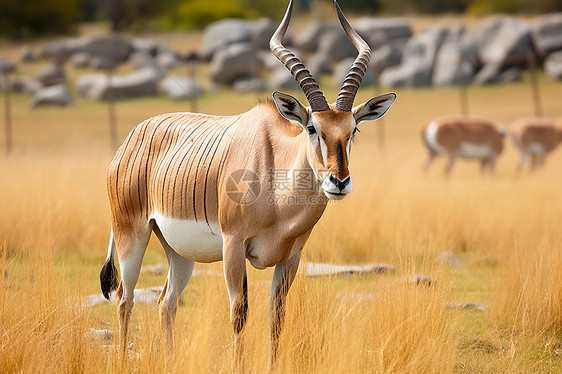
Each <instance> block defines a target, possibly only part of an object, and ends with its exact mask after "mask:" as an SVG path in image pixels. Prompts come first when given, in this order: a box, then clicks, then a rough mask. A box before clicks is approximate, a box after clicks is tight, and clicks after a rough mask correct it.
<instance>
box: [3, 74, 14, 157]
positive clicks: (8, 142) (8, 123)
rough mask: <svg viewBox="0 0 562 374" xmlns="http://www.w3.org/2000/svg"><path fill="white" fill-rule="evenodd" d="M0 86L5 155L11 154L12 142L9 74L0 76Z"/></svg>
mask: <svg viewBox="0 0 562 374" xmlns="http://www.w3.org/2000/svg"><path fill="white" fill-rule="evenodd" d="M2 86H3V88H4V90H3V91H4V126H5V131H6V132H5V134H6V154H7V155H10V154H11V153H12V147H13V140H12V102H11V99H10V91H11V88H10V73H9V72H4V73H3V74H2Z"/></svg>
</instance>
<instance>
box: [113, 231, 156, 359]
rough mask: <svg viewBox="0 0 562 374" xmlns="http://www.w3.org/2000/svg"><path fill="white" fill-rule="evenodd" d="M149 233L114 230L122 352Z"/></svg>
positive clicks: (125, 345) (124, 349) (125, 344)
mask: <svg viewBox="0 0 562 374" xmlns="http://www.w3.org/2000/svg"><path fill="white" fill-rule="evenodd" d="M150 233H151V230H147V231H146V232H144V233H143V234H142V235H140V236H139V235H137V234H135V233H134V232H130V233H126V234H125V233H122V232H118V231H117V232H116V231H115V230H114V236H115V243H116V246H117V253H118V254H119V267H120V269H121V282H120V284H119V289H118V290H117V294H116V299H117V311H118V314H119V346H120V348H121V351H122V353H123V354H125V352H126V350H127V332H128V329H129V320H130V318H131V311H132V310H133V305H134V291H135V286H136V285H137V281H138V280H139V274H140V269H141V265H142V259H143V257H144V252H145V251H146V246H147V245H148V240H149V239H150Z"/></svg>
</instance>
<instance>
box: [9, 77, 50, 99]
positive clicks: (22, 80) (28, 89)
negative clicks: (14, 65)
mask: <svg viewBox="0 0 562 374" xmlns="http://www.w3.org/2000/svg"><path fill="white" fill-rule="evenodd" d="M11 87H12V91H14V92H23V93H26V94H28V95H33V94H35V92H37V91H39V90H40V89H41V88H43V84H42V83H41V82H39V81H38V80H37V79H35V78H31V77H16V78H14V79H12V80H11Z"/></svg>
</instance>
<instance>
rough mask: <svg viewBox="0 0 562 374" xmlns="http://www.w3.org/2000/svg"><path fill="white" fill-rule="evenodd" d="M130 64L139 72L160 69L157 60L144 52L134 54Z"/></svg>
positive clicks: (130, 58)
mask: <svg viewBox="0 0 562 374" xmlns="http://www.w3.org/2000/svg"><path fill="white" fill-rule="evenodd" d="M129 63H130V64H131V65H132V66H133V67H134V68H135V69H137V70H138V69H145V68H155V69H157V68H159V66H158V63H157V61H156V58H155V57H154V56H153V55H151V54H150V53H148V52H146V51H143V50H141V51H137V52H133V53H132V54H131V56H130V57H129Z"/></svg>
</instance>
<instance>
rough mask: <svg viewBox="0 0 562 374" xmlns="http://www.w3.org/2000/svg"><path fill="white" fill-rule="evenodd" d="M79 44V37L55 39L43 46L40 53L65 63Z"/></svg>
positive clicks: (54, 61)
mask: <svg viewBox="0 0 562 374" xmlns="http://www.w3.org/2000/svg"><path fill="white" fill-rule="evenodd" d="M79 44H80V41H79V40H78V39H66V40H54V41H51V42H48V43H47V44H45V45H44V46H43V49H42V50H41V53H40V55H41V57H42V58H44V59H48V60H51V62H53V63H56V64H63V63H65V62H66V61H67V60H68V59H69V58H70V56H72V54H74V53H75V52H76V51H77V49H78V47H79Z"/></svg>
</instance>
